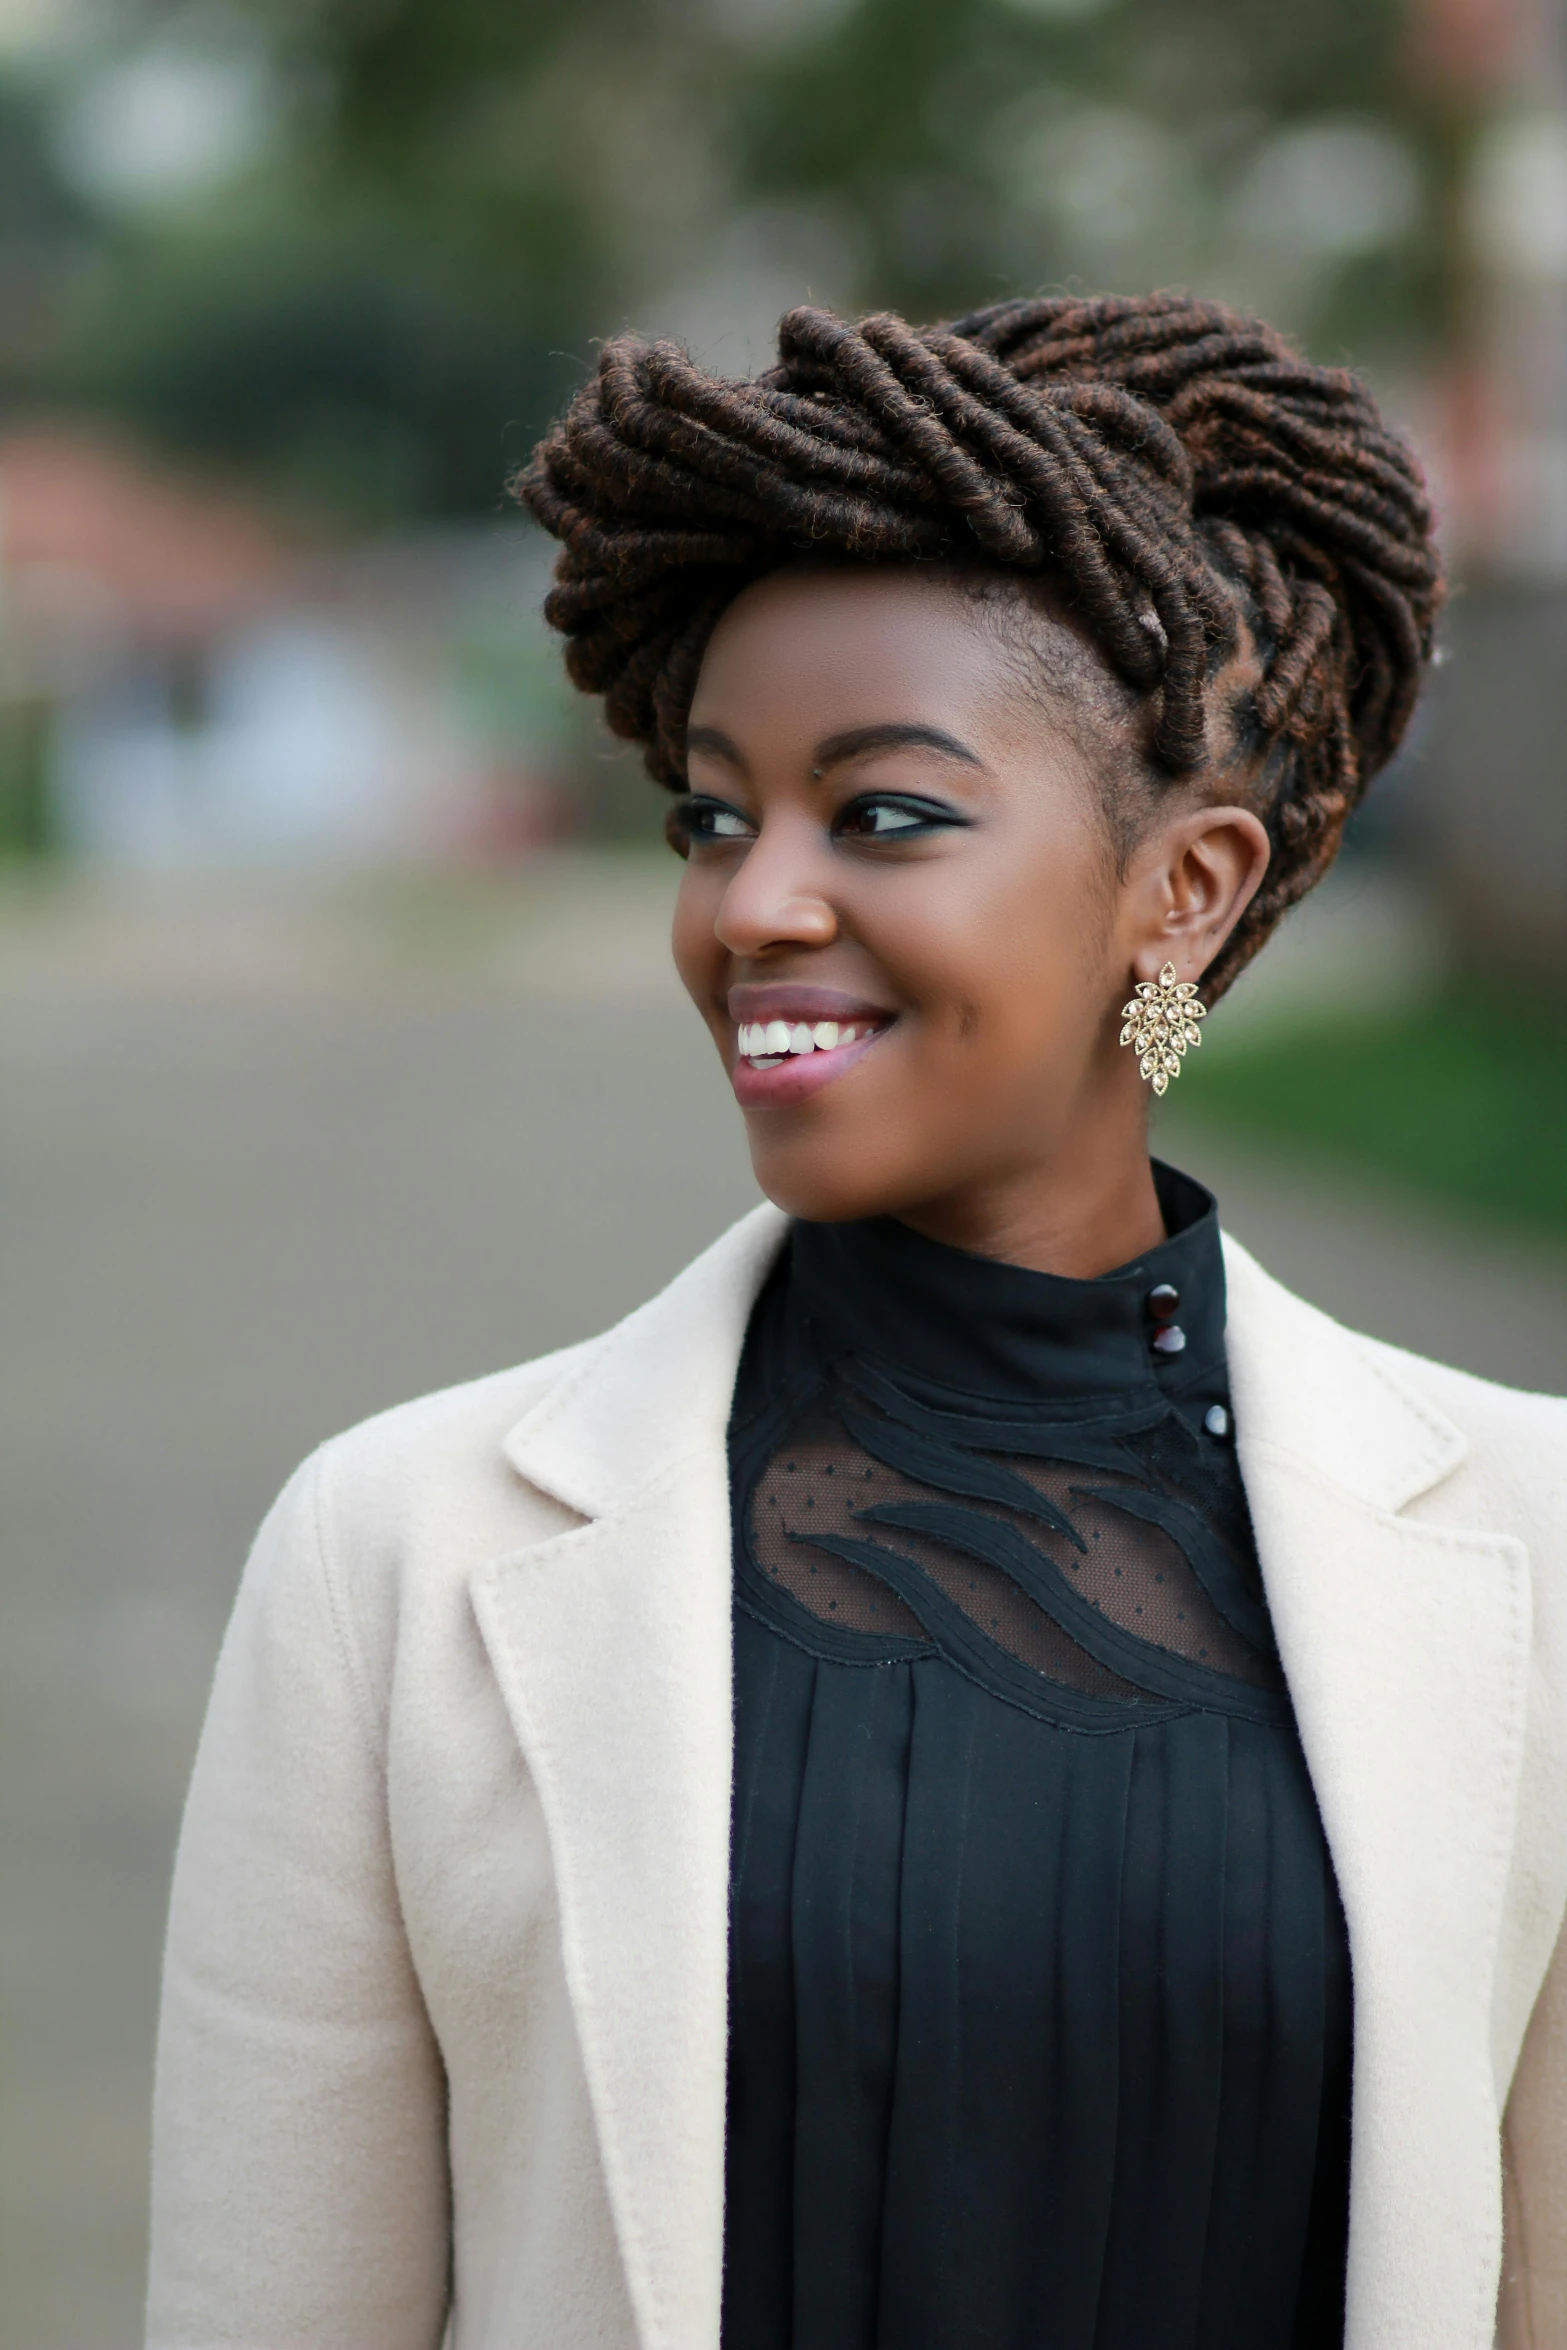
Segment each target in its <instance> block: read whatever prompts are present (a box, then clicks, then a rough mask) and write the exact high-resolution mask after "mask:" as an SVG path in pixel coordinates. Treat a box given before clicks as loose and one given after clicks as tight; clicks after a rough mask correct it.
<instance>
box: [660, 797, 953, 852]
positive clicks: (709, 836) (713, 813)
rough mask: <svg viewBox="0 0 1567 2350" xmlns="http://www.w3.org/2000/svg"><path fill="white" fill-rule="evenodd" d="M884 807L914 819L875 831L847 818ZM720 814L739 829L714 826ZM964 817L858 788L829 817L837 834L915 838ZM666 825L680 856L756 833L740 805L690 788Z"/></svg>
mask: <svg viewBox="0 0 1567 2350" xmlns="http://www.w3.org/2000/svg"><path fill="white" fill-rule="evenodd" d="M883 809H892V810H897V811H899V812H901V813H902V814H904V815H906V816H908V817H910V818H911V819H912V821H910V822H908V823H905V824H892V825H889V826H887V828H886V829H885V830H877V829H875V828H874V827H872V826H866V827H865V828H864V829H859V828H857V827H856V825H855V824H854V823H853V822H851V819H855V818H864V817H866V816H869V815H873V814H875V813H876V812H878V811H880V810H883ZM724 817H730V818H732V819H733V820H734V822H735V824H736V825H737V826H739V827H741V828H742V829H740V830H737V831H734V832H720V831H718V830H717V829H716V827H717V824H718V822H719V821H720V820H721V819H722V818H724ZM968 822H969V819H968V818H967V817H966V816H960V815H959V814H958V813H957V811H956V810H955V809H953V808H948V807H944V806H943V805H942V803H941V802H940V801H939V800H923V799H920V798H919V797H918V796H917V795H916V794H914V793H912V792H862V793H861V794H860V796H859V797H858V798H857V799H853V800H849V801H848V802H846V804H845V805H844V806H843V807H842V808H840V809H839V811H838V813H837V815H836V816H835V817H834V819H833V824H832V831H833V835H834V837H835V838H841V839H846V840H875V841H889V840H918V839H922V838H925V837H928V835H929V834H931V833H933V832H950V831H955V830H957V829H959V828H960V827H966V826H967V824H968ZM664 828H665V832H666V834H667V836H668V839H669V844H670V846H671V848H673V849H675V850H676V851H677V852H678V853H679V854H680V855H681V856H682V857H687V856H689V855H690V853H691V851H692V849H693V848H696V847H701V846H704V845H705V846H711V845H713V844H715V843H717V842H719V841H730V840H744V839H747V838H752V839H754V837H755V835H754V833H753V832H752V831H751V820H750V818H749V817H748V816H744V815H742V814H741V812H740V810H739V809H738V808H732V807H730V805H729V803H728V802H727V801H726V800H718V799H713V798H712V797H710V796H709V795H708V794H707V793H705V792H693V793H692V794H691V795H690V796H689V798H687V799H683V800H679V801H677V802H676V804H675V805H674V807H672V808H671V809H670V811H669V814H668V816H667V818H666V819H665V827H664Z"/></svg>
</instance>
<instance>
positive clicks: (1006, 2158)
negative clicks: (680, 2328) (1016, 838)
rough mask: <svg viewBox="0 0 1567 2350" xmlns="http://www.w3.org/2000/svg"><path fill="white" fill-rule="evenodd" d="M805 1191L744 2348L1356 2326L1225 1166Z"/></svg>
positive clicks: (1270, 2338) (749, 1932) (759, 1369)
mask: <svg viewBox="0 0 1567 2350" xmlns="http://www.w3.org/2000/svg"><path fill="white" fill-rule="evenodd" d="M1156 1178H1157V1180H1158V1183H1159V1189H1160V1197H1161V1203H1162V1205H1163V1208H1164V1213H1165V1218H1166V1224H1167V1227H1168V1229H1169V1231H1170V1232H1171V1234H1172V1235H1173V1237H1172V1238H1170V1239H1168V1240H1166V1241H1165V1242H1164V1243H1163V1244H1162V1245H1161V1246H1160V1247H1158V1248H1156V1249H1153V1250H1151V1251H1150V1252H1149V1253H1148V1254H1147V1255H1146V1256H1144V1257H1142V1258H1140V1259H1139V1260H1138V1261H1137V1262H1136V1263H1135V1264H1132V1265H1127V1266H1124V1267H1122V1268H1121V1270H1120V1271H1118V1272H1115V1273H1110V1274H1106V1275H1105V1276H1103V1278H1102V1279H1100V1280H1097V1281H1068V1280H1061V1279H1057V1278H1054V1277H1052V1276H1050V1275H1046V1274H1041V1273H1031V1272H1027V1271H1024V1270H1022V1269H1020V1268H1018V1267H1015V1266H1009V1265H1003V1264H997V1263H994V1262H992V1261H990V1260H988V1259H984V1258H979V1257H973V1256H969V1255H966V1254H964V1253H963V1252H961V1251H959V1250H956V1249H951V1248H945V1247H942V1246H941V1245H939V1244H938V1243H936V1242H933V1241H929V1240H925V1239H923V1238H922V1237H921V1236H920V1235H918V1234H917V1233H915V1232H913V1231H911V1230H909V1229H908V1228H907V1227H906V1226H903V1225H900V1224H897V1223H895V1222H891V1221H875V1222H868V1223H861V1224H849V1225H806V1224H797V1225H796V1226H795V1227H794V1228H793V1232H792V1236H791V1240H790V1243H789V1246H788V1248H787V1249H786V1251H785V1252H784V1255H783V1257H782V1259H781V1261H780V1263H779V1265H778V1267H777V1269H776V1271H775V1273H774V1275H773V1277H772V1279H771V1281H770V1282H769V1284H768V1286H767V1288H766V1289H765V1290H764V1292H763V1294H762V1297H761V1299H760V1300H759V1302H758V1305H757V1308H756V1311H755V1314H754V1316H753V1318H752V1322H751V1327H750V1330H749V1333H748V1336H747V1341H746V1348H745V1354H744V1358H743V1361H742V1364H741V1368H740V1375H739V1380H738V1384H737V1388H736V1394H735V1406H734V1416H733V1421H732V1424H731V1431H730V1458H731V1472H732V1484H733V1493H734V1538H735V1620H734V1633H735V1725H736V1749H735V1797H734V1848H733V1862H732V1935H731V1983H730V1997H731V2011H730V2053H729V2143H728V2203H727V2225H726V2251H725V2278H724V2325H723V2339H724V2343H725V2346H726V2350H980V2346H981V2345H984V2346H985V2350H1154V2346H1155V2345H1157V2350H1291V2346H1293V2350H1319V2346H1321V2345H1327V2344H1335V2345H1337V2344H1340V2343H1341V2342H1342V2339H1343V2309H1344V2254H1345V2235H1346V2227H1347V2214H1348V2105H1349V2060H1350V1999H1349V1955H1348V1945H1347V1941H1346V1937H1345V1930H1344V1923H1343V1916H1342V1913H1341V1910H1340V1907H1339V1902H1338V1896H1337V1892H1336V1888H1335V1885H1334V1880H1333V1873H1332V1868H1331V1865H1330V1862H1329V1858H1328V1853H1327V1847H1326V1844H1325V1842H1324V1839H1323V1834H1322V1828H1321V1824H1320V1821H1319V1819H1318V1815H1317V1808H1316V1803H1315V1801H1314V1798H1313V1795H1312V1789H1311V1783H1310V1780H1309V1778H1308V1776H1307V1772H1306V1766H1305V1762H1304V1758H1303V1756H1302V1754H1301V1749H1300V1743H1299V1740H1298V1737H1297V1735H1296V1730H1295V1724H1294V1717H1293V1714H1292V1711H1291V1708H1290V1703H1289V1698H1288V1695H1287V1693H1286V1690H1285V1687H1284V1681H1283V1676H1282V1674H1281V1672H1280V1669H1279V1664H1278V1658H1277V1653H1276V1650H1275V1647H1274V1643H1273V1638H1272V1633H1271V1629H1270V1626H1269V1621H1268V1615H1267V1609H1266V1606H1265V1603H1264V1598H1263V1591H1262V1584H1261V1579H1260V1576H1259V1573H1258V1568H1257V1560H1256V1551H1255V1546H1254V1543H1253V1539H1252V1533H1251V1524H1250V1519H1249V1516H1248V1513H1247V1508H1246V1499H1245V1494H1244V1491H1243V1489H1242V1485H1241V1480H1240V1473H1239V1469H1238V1467H1237V1464H1236V1459H1235V1451H1234V1445H1233V1438H1232V1430H1231V1426H1230V1414H1229V1393H1228V1385H1227V1380H1226V1373H1225V1359H1224V1274H1223V1264H1222V1259H1221V1256H1220V1250H1219V1239H1218V1229H1217V1218H1216V1215H1215V1211H1214V1206H1213V1202H1212V1200H1211V1199H1210V1198H1209V1197H1208V1195H1207V1193H1206V1192H1203V1191H1201V1190H1200V1189H1199V1187H1198V1186H1197V1185H1195V1184H1192V1183H1190V1182H1188V1181H1187V1180H1186V1179H1185V1178H1184V1177H1182V1176H1179V1175H1176V1174H1174V1173H1172V1172H1171V1171H1170V1170H1168V1169H1165V1168H1156Z"/></svg>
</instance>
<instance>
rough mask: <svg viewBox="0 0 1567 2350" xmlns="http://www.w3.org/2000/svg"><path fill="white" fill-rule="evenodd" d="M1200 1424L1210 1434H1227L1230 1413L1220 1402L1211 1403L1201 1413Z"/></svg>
mask: <svg viewBox="0 0 1567 2350" xmlns="http://www.w3.org/2000/svg"><path fill="white" fill-rule="evenodd" d="M1202 1424H1203V1426H1204V1427H1205V1428H1206V1429H1207V1431H1208V1434H1209V1435H1210V1436H1228V1434H1229V1432H1230V1415H1229V1413H1228V1412H1227V1411H1226V1410H1225V1408H1224V1406H1223V1404H1222V1403H1211V1404H1210V1405H1209V1406H1208V1409H1207V1410H1206V1411H1205V1412H1204V1413H1203V1416H1202Z"/></svg>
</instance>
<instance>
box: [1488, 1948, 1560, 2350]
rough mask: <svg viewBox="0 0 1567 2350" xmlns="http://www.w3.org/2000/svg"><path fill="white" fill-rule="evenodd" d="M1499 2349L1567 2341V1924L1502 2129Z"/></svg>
mask: <svg viewBox="0 0 1567 2350" xmlns="http://www.w3.org/2000/svg"><path fill="white" fill-rule="evenodd" d="M1502 2159H1503V2172H1502V2178H1503V2219H1502V2289H1501V2298H1500V2301H1499V2303H1498V2308H1497V2331H1496V2339H1497V2345H1498V2350H1560V2345H1562V2344H1564V2343H1567V1926H1564V1927H1563V1929H1562V1933H1561V1936H1560V1938H1559V1940H1558V1942H1557V1945H1556V1950H1555V1955H1554V1956H1553V1958H1552V1960H1551V1964H1550V1968H1549V1970H1548V1972H1547V1974H1546V1977H1545V1981H1544V1983H1543V1984H1542V1985H1541V1988H1540V1995H1539V1998H1538V1999H1537V2000H1536V2001H1535V2006H1534V2013H1533V2015H1532V2016H1531V2017H1530V2019H1529V2029H1528V2031H1527V2033H1526V2034H1525V2036H1524V2044H1523V2048H1522V2050H1521V2051H1520V2054H1519V2058H1518V2069H1517V2072H1516V2073H1515V2075H1514V2077H1513V2086H1512V2092H1511V2095H1510V2096H1509V2098H1508V2100H1507V2112H1506V2116H1505V2118H1504V2121H1503V2127H1502Z"/></svg>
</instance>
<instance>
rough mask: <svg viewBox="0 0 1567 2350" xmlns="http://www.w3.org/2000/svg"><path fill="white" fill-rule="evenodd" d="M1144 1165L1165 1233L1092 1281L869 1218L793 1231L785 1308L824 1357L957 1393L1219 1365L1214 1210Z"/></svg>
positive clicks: (1124, 1390)
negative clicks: (793, 1307) (841, 1354)
mask: <svg viewBox="0 0 1567 2350" xmlns="http://www.w3.org/2000/svg"><path fill="white" fill-rule="evenodd" d="M1153 1171H1154V1183H1155V1187H1156V1189H1157V1191H1158V1195H1159V1205H1160V1208H1161V1209H1162V1211H1163V1214H1164V1220H1165V1225H1166V1228H1167V1231H1168V1234H1169V1237H1168V1238H1167V1239H1165V1240H1163V1241H1161V1242H1160V1243H1159V1245H1158V1246H1157V1247H1156V1248H1151V1249H1148V1250H1146V1251H1145V1252H1144V1254H1143V1255H1142V1256H1140V1257H1135V1258H1133V1259H1132V1261H1131V1262H1130V1263H1129V1264H1125V1265H1118V1266H1117V1267H1116V1268H1115V1270H1114V1271H1113V1272H1110V1273H1102V1274H1100V1275H1099V1276H1098V1278H1097V1279H1095V1280H1091V1281H1076V1280H1071V1279H1068V1278H1066V1277H1064V1276H1063V1275H1060V1274H1055V1273H1037V1272H1033V1271H1030V1270H1029V1269H1028V1268H1027V1267H1025V1266H1022V1265H1008V1264H1003V1263H1000V1262H998V1261H997V1260H996V1259H995V1258H993V1257H981V1256H974V1255H971V1254H970V1253H969V1252H968V1251H967V1250H965V1249H958V1248H950V1247H948V1246H947V1245H945V1243H943V1242H941V1241H937V1240H928V1239H927V1238H926V1237H925V1236H924V1234H923V1233H919V1232H915V1231H914V1230H912V1229H911V1227H910V1226H909V1225H907V1224H901V1223H899V1222H897V1221H896V1220H895V1219H894V1218H892V1217H890V1216H877V1217H872V1218H867V1219H865V1220H864V1221H861V1222H852V1223H843V1224H805V1223H797V1224H795V1225H794V1226H793V1228H792V1232H791V1236H790V1244H789V1269H790V1285H791V1290H792V1293H793V1297H794V1300H795V1302H796V1304H797V1305H798V1307H799V1308H800V1309H801V1310H803V1312H804V1313H805V1314H806V1315H807V1316H808V1317H809V1318H810V1320H811V1321H812V1322H813V1323H814V1324H815V1325H816V1327H817V1329H818V1331H819V1332H820V1333H821V1335H822V1336H823V1337H824V1338H825V1339H826V1341H827V1343H828V1344H829V1345H830V1346H831V1347H832V1348H833V1349H834V1350H835V1351H837V1350H842V1351H846V1352H852V1353H854V1354H857V1355H861V1356H863V1357H865V1358H867V1359H869V1360H871V1361H874V1362H876V1363H878V1364H880V1365H882V1366H883V1367H884V1368H886V1369H887V1370H889V1371H891V1372H893V1373H894V1374H895V1375H901V1376H902V1377H903V1378H905V1379H907V1378H910V1377H912V1378H914V1379H915V1380H917V1381H919V1382H921V1383H928V1384H930V1385H932V1386H935V1387H939V1388H942V1389H945V1390H947V1391H948V1392H949V1393H954V1394H958V1395H963V1396H969V1397H974V1398H980V1397H983V1398H984V1399H986V1400H987V1401H995V1402H1006V1403H1019V1404H1026V1403H1035V1404H1037V1403H1038V1402H1039V1401H1041V1400H1042V1399H1046V1398H1048V1399H1068V1398H1074V1397H1083V1398H1086V1397H1091V1396H1096V1395H1105V1396H1109V1395H1111V1394H1114V1395H1120V1396H1125V1395H1127V1394H1129V1393H1135V1392H1138V1391H1142V1392H1148V1393H1156V1392H1160V1391H1167V1390H1169V1389H1171V1388H1175V1387H1180V1386H1184V1385H1185V1383H1186V1378H1187V1376H1188V1375H1189V1374H1190V1373H1191V1372H1193V1371H1194V1370H1199V1369H1206V1368H1211V1367H1212V1366H1213V1365H1214V1364H1216V1363H1218V1362H1220V1361H1221V1360H1222V1357H1223V1351H1224V1317H1225V1305H1224V1257H1223V1252H1222V1249H1221V1247H1220V1242H1219V1219H1218V1211H1217V1209H1216V1207H1215V1205H1214V1202H1213V1198H1212V1195H1211V1194H1210V1193H1208V1192H1207V1191H1205V1190H1204V1189H1203V1187H1202V1185H1201V1184H1199V1183H1194V1182H1193V1181H1192V1180H1191V1179H1190V1177H1189V1176H1185V1175H1181V1174H1178V1173H1177V1172H1176V1170H1175V1169H1174V1168H1172V1167H1166V1166H1163V1165H1161V1164H1160V1162H1159V1161H1158V1160H1155V1161H1154V1163H1153ZM1170 1291H1173V1292H1174V1293H1175V1300H1174V1303H1173V1304H1172V1301H1171V1299H1170V1297H1169V1295H1168V1293H1169V1292H1170ZM1159 1292H1162V1293H1164V1294H1162V1295H1157V1296H1156V1295H1155V1293H1159ZM1151 1297H1153V1298H1154V1304H1153V1305H1150V1298H1151ZM1172 1328H1173V1330H1174V1332H1175V1333H1177V1334H1178V1337H1179V1340H1180V1341H1181V1342H1182V1343H1181V1344H1180V1345H1179V1347H1178V1348H1176V1347H1175V1346H1172V1344H1171V1335H1170V1334H1171V1331H1172ZM1161 1332H1162V1333H1163V1334H1164V1344H1163V1346H1156V1345H1155V1343H1154V1341H1155V1339H1156V1337H1157V1336H1158V1335H1159V1334H1160V1333H1161ZM1165 1348H1169V1350H1170V1351H1165Z"/></svg>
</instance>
